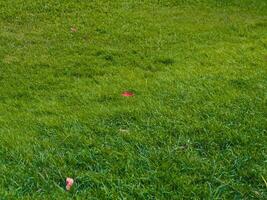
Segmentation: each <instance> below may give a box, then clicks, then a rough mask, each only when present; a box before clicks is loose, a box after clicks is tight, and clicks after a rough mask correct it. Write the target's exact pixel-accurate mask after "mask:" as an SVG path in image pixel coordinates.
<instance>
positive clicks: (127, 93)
mask: <svg viewBox="0 0 267 200" xmlns="http://www.w3.org/2000/svg"><path fill="white" fill-rule="evenodd" d="M121 95H122V96H124V97H132V96H134V93H132V92H129V91H126V92H123V93H122V94H121Z"/></svg>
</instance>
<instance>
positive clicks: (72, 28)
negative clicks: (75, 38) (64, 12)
mask: <svg viewBox="0 0 267 200" xmlns="http://www.w3.org/2000/svg"><path fill="white" fill-rule="evenodd" d="M70 30H71V32H73V33H76V32H77V31H78V30H77V28H75V27H71V29H70Z"/></svg>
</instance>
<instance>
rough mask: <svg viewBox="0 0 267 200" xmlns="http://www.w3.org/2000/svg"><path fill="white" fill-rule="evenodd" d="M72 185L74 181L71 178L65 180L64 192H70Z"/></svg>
mask: <svg viewBox="0 0 267 200" xmlns="http://www.w3.org/2000/svg"><path fill="white" fill-rule="evenodd" d="M73 183H74V180H73V179H72V178H69V177H68V178H66V190H70V189H71V187H72V185H73Z"/></svg>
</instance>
